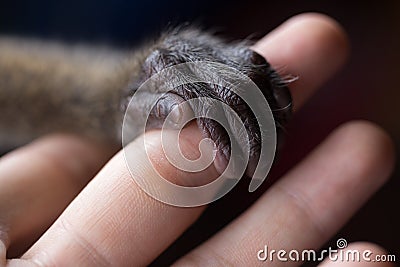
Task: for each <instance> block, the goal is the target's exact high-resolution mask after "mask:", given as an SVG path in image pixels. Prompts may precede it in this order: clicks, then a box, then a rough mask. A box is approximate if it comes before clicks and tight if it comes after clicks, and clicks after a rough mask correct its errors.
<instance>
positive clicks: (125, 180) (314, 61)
mask: <svg viewBox="0 0 400 267" xmlns="http://www.w3.org/2000/svg"><path fill="white" fill-rule="evenodd" d="M254 49H255V50H256V51H257V52H259V53H260V54H261V55H263V56H265V57H266V58H267V59H268V61H269V62H270V63H271V64H272V65H273V66H275V67H281V66H285V67H286V68H285V69H284V71H285V73H289V74H293V75H298V76H299V77H300V79H299V80H298V81H296V82H294V83H293V84H291V85H290V90H291V92H292V96H293V101H294V104H295V107H296V108H298V107H300V106H301V105H302V104H303V103H304V102H305V100H306V99H307V98H308V97H309V96H310V95H311V94H312V92H313V91H314V90H315V89H316V88H318V87H319V86H321V85H322V84H323V82H325V81H326V80H327V79H328V78H329V77H330V76H331V75H332V74H333V73H334V72H335V71H336V70H337V69H338V68H339V67H340V66H341V65H342V64H343V62H344V61H345V58H346V56H347V49H348V48H347V41H346V38H345V36H344V34H343V32H342V31H341V29H340V28H339V26H338V25H337V24H336V23H335V22H333V21H332V20H330V19H329V18H326V17H324V16H321V15H315V14H305V15H300V16H297V17H295V18H293V19H291V20H289V21H288V22H286V23H285V24H283V25H282V26H280V27H279V28H278V29H276V30H275V31H273V32H271V33H270V34H269V35H267V36H266V37H265V38H264V39H262V40H260V41H259V42H258V43H257V44H256V45H255V47H254ZM141 138H143V137H141ZM200 139H201V134H200V133H199V131H198V130H197V128H196V127H195V126H194V125H192V126H190V127H187V128H185V129H184V131H183V134H182V138H181V140H180V142H181V144H180V145H181V149H182V150H183V151H184V152H185V153H186V154H189V156H194V157H195V156H197V155H198V152H197V150H196V147H197V144H198V142H199V141H200ZM140 142H142V139H140V138H139V139H138V140H136V141H134V142H133V143H132V144H131V145H130V148H129V149H132V150H133V151H135V150H136V151H137V152H138V153H137V155H138V156H137V157H136V158H135V160H136V162H137V163H136V165H137V169H138V170H139V172H141V173H142V175H143V177H146V175H148V173H147V170H148V168H152V166H148V163H147V161H146V160H145V159H143V158H142V157H140V156H139V155H140V154H141V153H139V152H143V147H142V145H141V144H140ZM146 144H147V148H148V153H149V155H150V157H151V158H152V159H153V163H154V162H155V163H156V164H155V166H156V167H157V169H158V170H159V171H161V172H162V174H163V176H164V177H165V178H167V179H169V180H171V181H187V180H193V179H199V178H200V179H201V178H202V177H212V176H215V175H216V171H215V170H214V169H213V168H212V167H210V168H208V169H206V170H205V171H203V172H202V173H201V174H196V175H192V174H190V175H188V174H187V173H185V172H181V171H178V170H176V169H175V168H174V167H173V166H172V165H171V164H169V163H168V162H167V161H166V160H165V157H163V152H162V149H161V144H160V136H159V132H158V131H152V132H150V133H148V134H147V135H146ZM110 153H111V152H110V151H109V150H108V149H106V148H104V147H102V146H101V145H99V144H94V143H92V142H90V141H88V140H83V139H81V138H78V137H73V136H66V135H64V136H60V135H58V136H50V137H44V138H42V139H40V140H38V141H36V142H34V143H32V144H30V145H28V146H26V147H24V148H21V149H18V150H16V151H14V152H12V153H10V154H8V155H6V156H4V157H3V158H2V159H1V161H0V185H1V186H0V240H1V241H2V242H0V266H3V265H6V264H8V265H9V266H132V265H135V266H136V265H137V266H142V265H146V264H149V263H150V262H151V261H152V260H154V259H155V258H156V257H157V256H158V255H159V254H160V253H161V252H162V251H163V250H165V249H166V248H167V247H168V246H169V245H170V244H171V243H172V242H174V240H175V239H176V238H177V237H179V236H180V235H181V234H182V232H183V231H185V229H187V227H189V226H190V225H191V224H192V223H193V222H194V221H195V220H196V219H197V218H198V216H199V215H200V214H201V213H202V211H203V210H204V207H197V208H178V207H173V206H169V205H166V204H163V203H161V202H158V201H156V200H154V199H153V198H151V197H150V196H148V195H147V194H146V193H144V192H143V191H142V190H141V189H140V188H139V187H138V186H137V185H136V183H135V182H134V180H133V179H132V178H131V176H130V173H129V170H128V169H127V167H126V164H125V161H124V156H123V153H121V152H120V153H118V154H116V155H115V156H114V157H113V158H112V159H111V160H110V161H109V162H108V163H107V164H106V165H105V166H104V167H103V168H102V170H101V171H100V172H99V173H98V174H97V175H96V176H95V178H93V180H92V181H91V182H90V183H89V184H88V185H87V186H86V187H85V188H84V189H83V190H82V191H81V189H82V187H83V186H84V185H85V184H86V183H87V182H88V181H89V179H90V178H91V177H92V176H93V175H94V174H95V173H96V172H97V170H98V169H99V168H100V167H101V166H102V164H104V162H105V161H106V160H107V158H108V157H109V156H110ZM393 158H394V157H393V150H392V144H391V141H390V139H389V138H388V137H387V135H386V134H385V133H384V132H383V131H382V130H380V129H379V128H378V127H376V126H374V125H372V124H370V123H366V122H352V123H348V124H346V125H344V126H342V127H340V128H339V129H337V130H336V131H334V132H333V133H332V134H331V135H330V136H329V137H328V138H327V139H326V141H324V142H323V143H322V144H321V145H320V146H319V147H318V148H317V149H316V150H315V151H313V152H312V153H311V154H310V155H308V156H307V158H305V159H304V160H303V162H301V163H300V164H299V165H298V166H296V167H295V168H294V169H293V170H291V171H290V172H288V173H287V174H286V175H285V176H284V177H282V178H281V179H280V180H279V181H278V182H277V183H275V184H274V185H273V186H272V187H271V188H270V189H269V190H268V191H267V192H266V193H265V194H264V195H263V196H262V197H261V198H260V199H259V200H258V201H257V202H256V203H255V204H254V205H253V206H252V207H250V208H249V209H248V210H247V211H246V212H245V213H244V214H242V215H241V216H240V217H239V218H237V219H236V220H235V221H233V222H232V223H231V224H229V225H228V226H227V227H226V228H225V229H223V230H222V231H221V232H219V233H218V234H216V235H215V236H214V237H213V238H212V239H210V240H208V241H207V242H205V243H204V244H203V245H201V246H200V247H198V248H196V249H195V250H193V251H192V252H191V253H190V254H188V255H184V256H183V257H182V258H181V259H180V260H179V261H178V262H177V263H176V265H200V266H203V265H215V266H220V265H238V266H243V265H246V266H254V265H257V264H263V263H264V262H260V261H259V260H258V259H257V251H259V250H260V249H262V248H263V246H264V245H265V244H266V243H267V242H268V246H269V247H270V248H272V249H282V248H284V249H287V250H292V249H296V250H299V251H301V250H302V249H310V248H318V247H320V246H321V245H323V244H324V242H325V241H327V240H328V239H329V237H330V236H331V235H333V234H334V233H335V232H336V231H337V230H339V228H340V227H341V226H342V225H343V224H344V223H345V222H346V220H347V219H349V218H350V216H351V215H352V214H353V213H354V212H356V211H357V209H358V208H359V207H360V206H361V205H362V204H363V203H364V202H365V201H366V199H367V198H368V197H369V196H370V195H372V194H373V193H374V192H375V191H376V190H377V189H378V188H379V187H380V186H381V185H382V184H383V183H384V182H385V180H386V178H387V177H388V176H389V174H390V171H391V169H392V166H393V161H394V159H393ZM78 193H79V195H77V194H78ZM76 195H77V196H76ZM75 196H76V197H75ZM74 197H75V198H74ZM72 198H74V200H73V201H72V203H71V204H70V205H69V206H68V207H67V208H66V209H65V210H64V208H65V206H66V205H67V204H68V202H69V201H70V200H71V199H72ZM63 210H64V211H63ZM62 211H63V212H62ZM61 212H62V214H61V216H59V217H58V218H57V219H56V217H57V216H58V215H59V213H61ZM54 219H56V221H55V223H54V224H53V225H52V226H51V227H50V228H49V229H48V230H47V231H46V232H45V234H43V235H42V236H41V237H40V239H39V241H37V242H36V243H35V244H34V245H33V246H32V247H31V248H29V249H28V251H26V252H25V253H24V254H23V255H22V257H21V258H20V259H12V260H9V261H8V262H6V261H5V258H6V255H5V253H6V247H9V246H10V250H9V253H10V254H12V253H13V250H14V251H17V250H18V247H23V246H24V245H26V244H29V242H32V241H33V240H34V239H35V238H36V237H38V235H40V233H41V232H42V231H43V230H44V229H45V228H46V227H47V226H48V225H49V224H50V223H51V222H52V221H53V220H54ZM2 243H3V244H4V246H3V247H2ZM356 246H358V248H360V246H364V249H365V246H368V247H370V248H371V249H374V250H375V251H377V252H376V253H381V251H379V248H377V247H376V246H374V245H372V244H367V245H366V244H355V245H353V247H352V248H353V249H354V247H356ZM271 264H273V265H274V266H279V265H290V264H292V265H298V263H296V262H292V263H287V262H286V263H285V262H279V261H274V262H271ZM325 264H327V265H330V264H335V263H332V262H326V263H325ZM346 264H350V263H346ZM352 264H354V263H352ZM375 264H376V263H375ZM346 266H347V265H346Z"/></svg>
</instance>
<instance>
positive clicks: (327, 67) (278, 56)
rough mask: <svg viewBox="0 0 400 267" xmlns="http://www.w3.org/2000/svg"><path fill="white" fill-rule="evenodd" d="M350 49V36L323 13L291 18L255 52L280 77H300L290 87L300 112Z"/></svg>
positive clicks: (255, 47)
mask: <svg viewBox="0 0 400 267" xmlns="http://www.w3.org/2000/svg"><path fill="white" fill-rule="evenodd" d="M349 47H350V45H349V41H348V37H347V34H346V33H345V30H344V29H343V27H342V26H341V25H340V24H339V23H338V22H337V21H335V20H334V19H332V18H330V17H328V16H326V15H323V14H318V13H304V14H300V15H297V16H294V17H292V18H290V19H289V20H288V21H286V22H285V23H283V24H282V25H281V26H279V27H278V28H277V29H275V30H274V31H272V32H271V33H269V34H268V35H266V36H265V37H264V38H262V39H261V40H260V41H259V42H257V43H256V44H255V45H254V47H253V49H254V50H255V51H256V52H258V53H259V54H261V55H262V56H264V57H265V58H266V59H267V61H268V62H269V63H271V65H272V66H273V67H274V68H275V69H277V70H278V71H279V70H281V71H279V72H281V75H283V76H284V75H290V76H297V77H298V79H297V80H296V81H294V82H293V83H291V84H289V89H290V90H291V93H292V96H293V102H294V106H295V108H296V109H297V108H298V107H299V106H301V105H302V104H303V103H304V102H305V100H306V99H307V98H309V97H310V96H311V95H312V93H313V92H314V91H315V89H316V88H318V87H319V86H321V85H322V84H323V83H324V82H326V81H327V80H328V79H329V78H330V77H332V76H333V75H334V74H335V73H336V72H337V71H338V70H339V69H340V68H341V67H342V66H343V64H344V63H345V62H346V59H347V57H348V55H349V50H350V49H349Z"/></svg>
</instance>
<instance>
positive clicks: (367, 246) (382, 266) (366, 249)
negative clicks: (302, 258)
mask: <svg viewBox="0 0 400 267" xmlns="http://www.w3.org/2000/svg"><path fill="white" fill-rule="evenodd" d="M343 251H344V253H343V254H345V255H348V257H349V258H350V259H349V260H346V259H344V260H342V261H332V260H330V259H329V258H326V259H325V260H324V261H323V262H322V264H320V265H319V267H330V266H341V267H346V266H349V267H357V266H366V265H367V266H371V267H373V266H377V267H378V266H379V267H391V266H395V265H394V264H393V262H391V261H390V260H387V261H380V260H378V259H379V258H380V257H382V256H383V257H385V258H386V257H387V256H388V252H387V251H386V250H385V249H384V248H382V247H381V246H379V245H377V244H374V243H369V242H354V243H350V244H349V245H348V247H346V248H345V249H343ZM346 252H348V253H346ZM356 255H360V256H359V260H358V259H357V258H356V257H358V256H356ZM352 257H354V259H353V258H352Z"/></svg>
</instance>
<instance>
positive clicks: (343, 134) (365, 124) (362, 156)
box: [337, 120, 395, 185]
mask: <svg viewBox="0 0 400 267" xmlns="http://www.w3.org/2000/svg"><path fill="white" fill-rule="evenodd" d="M337 131H338V136H337V138H338V139H342V138H346V139H347V141H348V147H349V148H348V149H351V150H353V152H354V153H353V154H352V157H353V160H352V168H353V169H354V170H355V171H357V172H359V173H360V175H358V176H357V177H360V178H362V179H364V178H365V177H374V180H373V181H370V182H371V183H373V184H375V185H382V184H384V183H385V182H386V181H387V180H388V178H389V177H390V174H391V173H392V171H393V169H394V165H395V150H394V143H393V141H392V139H391V137H390V136H389V135H388V133H386V131H385V130H384V129H382V128H381V127H380V126H378V125H376V124H374V123H372V122H369V121H366V120H359V121H351V122H347V123H345V124H343V125H342V126H340V127H339V129H338V130H337ZM355 141H356V142H355ZM352 146H353V147H352ZM374 174H375V175H374Z"/></svg>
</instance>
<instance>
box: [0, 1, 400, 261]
mask: <svg viewBox="0 0 400 267" xmlns="http://www.w3.org/2000/svg"><path fill="white" fill-rule="evenodd" d="M310 11H312V12H321V13H324V14H327V15H329V16H332V17H333V18H335V19H336V20H337V21H339V23H341V24H342V25H343V27H344V28H345V29H346V31H347V32H348V35H349V38H350V40H351V44H352V54H351V57H350V60H349V61H348V63H347V65H346V66H345V68H344V69H343V70H342V71H341V72H340V73H338V74H337V75H336V76H335V77H334V78H333V79H332V80H331V81H329V82H328V83H327V84H326V85H325V86H324V87H323V88H321V90H319V92H318V93H317V94H316V95H315V96H314V97H313V98H312V99H311V100H310V101H308V103H307V104H306V105H305V106H304V108H302V109H301V111H300V112H298V113H297V114H296V115H295V117H294V119H293V121H292V123H291V125H290V126H289V131H288V132H289V136H288V139H287V143H286V147H290V148H291V149H290V153H289V152H288V151H287V150H288V149H286V150H284V151H283V153H282V155H281V158H280V162H279V163H278V164H277V166H275V168H274V170H273V172H272V173H271V177H272V178H271V179H270V180H273V179H275V178H276V177H279V176H280V175H282V174H283V173H284V172H285V171H286V170H287V169H288V168H289V167H290V166H293V165H294V164H296V163H297V162H299V161H300V160H301V159H302V158H303V157H304V156H305V155H306V154H307V153H308V152H309V151H310V150H311V149H313V147H315V146H316V145H317V144H318V143H319V142H321V141H322V140H323V139H324V138H325V137H326V136H327V134H328V133H329V132H331V131H332V130H333V129H334V128H336V127H337V126H338V125H340V124H342V123H344V122H346V121H349V120H353V119H367V120H370V121H373V122H376V123H377V124H379V125H381V126H382V127H383V128H385V129H386V130H387V132H389V133H390V135H391V136H392V137H393V139H394V141H395V143H396V150H397V153H398V154H400V120H399V119H398V116H397V115H398V114H400V105H399V104H398V99H400V90H399V89H400V88H399V85H398V84H399V79H400V67H399V62H400V51H399V50H400V2H399V1H378V2H376V1H369V2H368V1H363V2H356V1H317V0H316V1H287V0H283V1H260V2H258V1H254V0H248V1H232V0H231V1H226V0H213V1H211V0H204V1H201V2H195V1H194V2H189V1H183V0H182V1H180V0H170V1H157V0H155V1H147V2H145V1H127V0H115V1H105V0H96V1H94V0H87V1H79V2H78V1H70V0H58V1H51V0H44V1H29V0H19V1H1V2H0V34H1V35H17V36H30V37H38V38H43V39H50V40H54V39H56V40H62V41H66V42H72V43H75V42H85V43H88V42H95V43H103V44H104V43H105V44H109V45H113V46H116V47H132V46H134V45H136V44H138V43H140V42H141V41H143V40H145V39H148V38H150V37H151V36H154V35H156V34H157V33H159V32H160V31H161V30H163V29H165V28H167V27H169V26H174V25H178V24H180V23H186V22H195V23H196V24H198V25H202V26H203V27H204V28H205V29H213V30H215V31H217V32H218V33H219V34H221V35H223V36H225V37H227V38H228V39H235V38H245V37H249V36H251V37H252V38H254V39H257V38H259V37H262V36H263V35H265V34H266V33H268V32H269V31H271V30H272V29H274V28H275V27H276V26H278V25H279V24H281V23H282V22H284V21H285V20H286V19H288V18H289V17H291V16H293V15H296V14H298V13H302V12H310ZM0 130H1V129H0ZM293 148H295V149H293ZM0 186H1V185H0ZM247 186H248V181H244V182H242V183H241V185H240V186H238V187H236V188H235V189H234V190H233V191H232V192H230V193H229V194H228V195H227V196H226V197H225V198H223V199H222V200H220V201H217V202H216V203H214V204H213V205H211V207H210V208H209V209H208V210H207V211H206V213H205V214H204V215H203V216H202V217H201V219H200V221H199V222H198V223H196V224H195V225H193V226H192V227H191V228H190V229H189V230H188V231H187V232H186V233H185V234H184V235H183V236H182V237H181V238H180V239H179V240H178V241H177V243H176V244H174V245H173V246H172V247H171V248H170V249H169V250H168V251H167V252H165V253H164V254H163V255H161V256H160V257H159V259H157V260H156V261H155V262H154V263H153V265H154V266H157V265H166V264H168V263H171V262H172V261H174V260H175V259H176V258H177V257H178V256H179V255H181V254H183V253H185V252H187V251H189V250H190V249H192V248H193V247H194V246H195V245H196V244H198V243H200V242H202V241H203V240H205V239H206V238H208V237H209V236H210V235H212V234H213V233H214V232H215V231H217V230H218V229H220V228H221V227H223V226H224V225H225V224H226V223H228V222H229V221H230V220H232V218H234V217H235V216H237V214H239V213H240V212H241V211H243V209H245V208H246V207H247V206H248V205H250V204H251V203H252V202H253V201H254V200H255V199H256V198H257V197H258V196H259V195H260V194H261V193H262V191H265V190H266V189H267V186H268V185H265V186H263V190H258V191H257V192H256V193H253V194H249V193H247V192H246V190H247ZM399 189H400V168H399V164H397V167H396V170H395V172H394V173H393V175H392V178H391V180H390V181H389V183H387V184H386V185H385V186H384V187H383V188H382V189H381V190H380V191H379V192H378V193H377V194H376V195H375V196H374V197H373V198H372V199H371V200H369V201H368V203H367V204H366V205H365V206H364V207H363V208H362V209H361V210H360V211H359V212H358V213H357V214H356V215H355V216H354V217H353V218H352V219H351V220H350V221H349V222H348V223H347V224H346V226H345V227H344V228H343V229H342V230H341V231H340V233H339V234H338V235H337V236H335V237H334V238H332V240H331V241H330V242H329V243H328V244H326V246H325V247H327V246H328V245H331V246H332V247H335V242H336V240H337V238H338V237H343V238H345V239H347V240H348V241H349V242H353V241H360V240H363V241H372V242H375V243H378V244H380V245H382V246H383V247H385V248H386V249H388V250H389V252H390V253H392V254H396V256H397V259H399V257H400V251H399V248H400V227H399V226H400V215H399V207H398V203H400V194H399V193H400V191H399ZM232 205H235V207H238V208H237V209H236V208H235V209H232V208H229V209H228V208H226V207H232Z"/></svg>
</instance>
